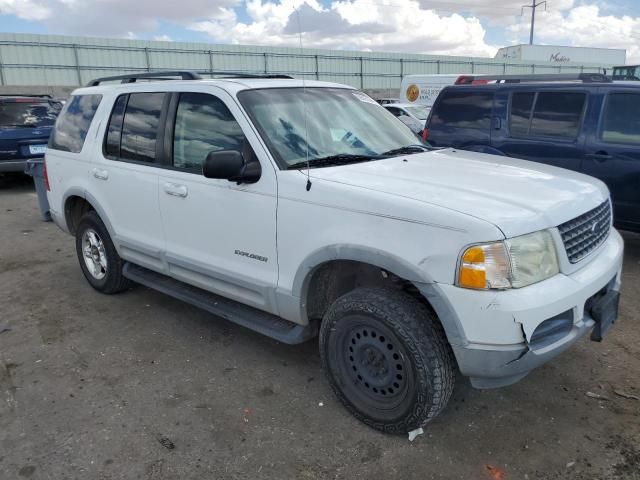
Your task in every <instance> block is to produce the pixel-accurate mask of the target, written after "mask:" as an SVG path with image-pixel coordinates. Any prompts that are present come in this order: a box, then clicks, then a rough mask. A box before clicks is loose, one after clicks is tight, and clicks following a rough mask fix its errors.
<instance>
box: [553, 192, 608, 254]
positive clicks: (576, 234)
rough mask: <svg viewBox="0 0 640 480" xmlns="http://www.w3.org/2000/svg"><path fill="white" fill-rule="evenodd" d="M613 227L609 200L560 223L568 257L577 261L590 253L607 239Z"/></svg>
mask: <svg viewBox="0 0 640 480" xmlns="http://www.w3.org/2000/svg"><path fill="white" fill-rule="evenodd" d="M610 229H611V204H610V203H609V200H607V201H606V202H604V203H602V204H600V205H599V206H597V207H596V208H594V209H593V210H590V211H588V212H587V213H585V214H583V215H580V216H579V217H576V218H574V219H573V220H569V221H568V222H565V223H563V224H562V225H558V230H559V231H560V235H561V236H562V242H563V243H564V248H565V250H566V251H567V257H569V261H570V262H571V263H577V262H579V261H580V260H582V259H583V258H584V257H586V256H587V255H589V253H591V252H592V251H593V250H595V249H596V248H598V246H599V245H600V244H601V243H602V242H604V241H605V240H606V239H607V236H608V235H609V230H610Z"/></svg>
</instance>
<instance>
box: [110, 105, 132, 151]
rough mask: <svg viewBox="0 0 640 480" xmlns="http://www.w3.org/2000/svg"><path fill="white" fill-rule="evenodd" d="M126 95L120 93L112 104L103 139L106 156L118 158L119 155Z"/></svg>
mask: <svg viewBox="0 0 640 480" xmlns="http://www.w3.org/2000/svg"><path fill="white" fill-rule="evenodd" d="M128 97H129V96H128V95H120V96H119V97H118V98H117V99H116V102H115V104H114V106H113V110H112V111H111V117H110V118H109V126H108V127H107V133H106V136H105V141H104V154H105V156H107V157H113V158H118V157H119V156H120V134H121V133H122V119H123V118H124V109H125V107H126V106H127V98H128Z"/></svg>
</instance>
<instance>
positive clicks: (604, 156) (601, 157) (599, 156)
mask: <svg viewBox="0 0 640 480" xmlns="http://www.w3.org/2000/svg"><path fill="white" fill-rule="evenodd" d="M586 156H587V158H593V159H594V160H596V161H598V162H604V161H605V160H611V159H612V158H613V155H609V154H608V153H607V152H605V151H603V150H600V151H598V152H595V153H587V155H586Z"/></svg>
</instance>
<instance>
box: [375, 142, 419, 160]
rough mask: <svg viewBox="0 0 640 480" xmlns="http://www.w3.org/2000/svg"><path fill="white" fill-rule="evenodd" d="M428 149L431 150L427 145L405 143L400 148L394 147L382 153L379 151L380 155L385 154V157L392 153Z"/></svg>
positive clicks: (400, 153) (399, 153)
mask: <svg viewBox="0 0 640 480" xmlns="http://www.w3.org/2000/svg"><path fill="white" fill-rule="evenodd" d="M429 150H431V149H430V148H429V147H427V146H426V145H418V144H416V145H406V146H404V147H400V148H394V149H393V150H388V151H386V152H384V153H381V154H380V156H385V157H390V156H393V155H402V154H404V153H421V152H428V151H429Z"/></svg>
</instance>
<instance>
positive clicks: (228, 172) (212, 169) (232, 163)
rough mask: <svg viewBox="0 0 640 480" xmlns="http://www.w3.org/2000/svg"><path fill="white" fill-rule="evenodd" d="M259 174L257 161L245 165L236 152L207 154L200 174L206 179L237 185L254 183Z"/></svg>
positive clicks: (224, 151) (225, 151)
mask: <svg viewBox="0 0 640 480" xmlns="http://www.w3.org/2000/svg"><path fill="white" fill-rule="evenodd" d="M261 173H262V169H261V168H260V163H259V162H258V161H257V160H256V161H253V162H249V163H247V162H245V160H244V158H243V157H242V154H241V153H240V152H238V151H237V150H219V151H215V152H209V154H208V155H207V158H206V160H205V161H204V165H203V166H202V174H203V175H204V176H205V177H207V178H219V179H223V180H229V181H230V182H238V183H239V184H240V183H255V182H257V181H258V180H259V179H260V174H261Z"/></svg>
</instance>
